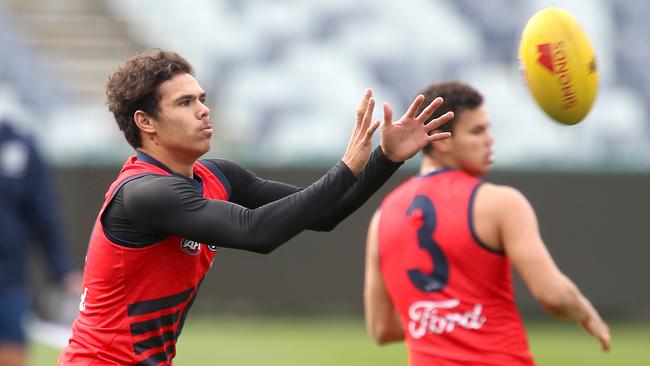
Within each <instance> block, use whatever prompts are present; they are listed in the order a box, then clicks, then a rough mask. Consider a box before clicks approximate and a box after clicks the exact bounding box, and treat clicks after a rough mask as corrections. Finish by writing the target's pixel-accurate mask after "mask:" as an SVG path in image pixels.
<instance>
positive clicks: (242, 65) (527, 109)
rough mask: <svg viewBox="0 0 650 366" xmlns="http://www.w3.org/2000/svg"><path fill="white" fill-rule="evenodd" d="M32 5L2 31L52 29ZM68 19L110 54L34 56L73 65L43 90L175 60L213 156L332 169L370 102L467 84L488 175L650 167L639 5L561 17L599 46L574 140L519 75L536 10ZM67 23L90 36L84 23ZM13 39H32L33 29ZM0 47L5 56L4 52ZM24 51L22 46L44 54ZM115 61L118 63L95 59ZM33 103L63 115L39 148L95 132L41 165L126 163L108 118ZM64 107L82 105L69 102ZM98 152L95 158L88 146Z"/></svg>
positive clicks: (447, 6) (179, 6) (645, 49)
mask: <svg viewBox="0 0 650 366" xmlns="http://www.w3.org/2000/svg"><path fill="white" fill-rule="evenodd" d="M17 2H18V0H12V1H10V3H17ZM27 3H29V4H32V5H31V8H30V7H27V6H15V5H14V6H13V7H12V8H11V9H5V10H4V13H5V16H4V17H0V30H1V27H11V26H12V24H14V23H15V22H9V21H8V20H7V19H9V18H11V17H13V16H12V15H9V12H10V11H13V12H25V11H26V10H25V9H31V10H30V12H31V13H30V14H31V15H30V16H31V17H32V18H33V17H34V14H35V13H37V14H46V13H48V12H50V13H53V14H55V15H52V17H53V18H52V19H55V20H56V19H60V17H61V16H62V15H61V12H62V10H61V9H58V10H57V9H54V10H53V9H52V6H50V7H49V8H50V9H49V10H48V7H47V6H43V7H42V8H39V10H38V12H36V11H35V10H34V7H36V6H37V5H38V4H39V2H37V1H28V2H27ZM45 3H48V4H49V3H50V2H45ZM69 3H70V4H72V5H68V6H79V9H81V10H78V11H77V12H74V13H73V14H77V15H78V17H79V18H81V17H82V15H84V14H85V15H84V16H89V17H91V18H92V19H95V20H97V19H103V20H101V21H99V23H98V24H101V26H98V28H109V30H105V31H102V32H100V33H101V34H107V35H115V34H117V35H120V36H119V37H112V36H111V37H108V38H106V37H103V36H102V37H99V36H97V37H99V39H100V40H101V39H104V41H98V42H99V46H98V47H96V50H95V51H93V52H94V54H95V55H97V57H95V58H90V59H91V60H95V61H93V62H81V63H80V62H77V63H74V62H72V63H71V62H70V60H69V59H68V60H67V61H60V59H61V56H60V52H57V51H55V50H53V49H51V48H49V47H48V48H41V49H40V50H41V51H42V52H43V54H44V55H47V56H46V57H52V59H53V60H55V61H56V62H59V63H61V64H67V65H68V68H72V69H74V70H75V73H73V74H65V75H66V76H65V77H64V78H63V79H58V80H57V79H56V78H55V77H54V76H55V74H52V75H51V76H52V77H51V79H52V80H54V81H53V82H49V83H48V84H47V85H50V86H48V87H45V86H41V87H39V88H41V89H43V90H47V88H54V87H58V88H60V89H64V90H68V92H71V93H72V94H74V93H75V89H70V88H64V87H62V86H64V84H66V83H72V82H73V81H74V79H75V78H76V79H78V80H77V81H76V83H77V84H78V85H85V86H86V89H84V88H83V87H82V88H78V89H77V91H76V92H77V93H79V92H81V93H85V91H84V90H87V88H88V87H89V86H90V85H95V86H94V88H95V89H100V87H101V85H100V83H98V82H97V80H105V78H106V74H107V73H108V72H109V71H108V70H110V69H111V68H112V67H115V66H117V65H118V64H119V62H120V61H121V60H123V59H124V58H125V57H127V55H128V54H129V51H133V47H134V45H137V46H138V47H140V48H150V47H161V48H170V49H174V50H177V51H178V52H180V53H181V54H183V55H185V56H186V57H187V58H188V59H190V60H191V62H192V63H193V64H194V65H195V67H196V69H197V73H198V76H199V80H200V81H201V83H202V85H203V87H204V88H205V89H206V90H207V91H208V95H209V98H210V100H209V102H210V104H211V106H212V107H213V116H214V119H215V121H216V122H217V126H218V127H217V128H218V130H217V131H218V133H217V134H215V139H216V140H217V144H216V148H215V149H214V152H213V153H214V154H215V155H219V156H226V157H237V158H238V159H243V160H245V161H246V160H247V161H250V162H252V163H256V164H265V165H267V164H292V163H293V164H308V163H310V162H313V161H317V162H323V163H326V162H331V161H332V160H334V159H336V158H338V156H339V154H340V153H341V151H342V149H343V147H344V145H345V143H346V141H347V138H346V137H347V134H348V132H349V130H350V128H351V121H352V116H353V113H354V108H355V104H356V102H357V100H358V99H359V97H360V95H361V93H362V91H363V90H364V88H365V87H368V86H371V87H373V89H374V90H375V95H376V96H377V98H378V99H379V100H380V101H387V102H389V103H391V104H392V105H393V107H394V109H395V110H397V111H402V110H404V108H405V107H406V106H407V105H408V103H409V102H410V100H411V99H412V98H413V96H414V94H415V92H416V91H417V90H418V89H420V88H422V87H423V86H425V85H426V84H428V83H429V82H432V81H436V80H446V79H462V80H466V81H468V82H470V83H474V84H476V85H477V86H479V88H481V89H482V90H484V91H485V93H486V95H487V103H488V107H489V111H490V113H491V115H492V118H493V120H494V131H495V135H496V137H497V146H496V150H497V155H498V159H497V164H498V165H497V166H501V167H530V166H534V167H554V168H559V169H562V168H567V167H574V166H579V167H584V168H590V167H591V168H594V167H596V168H597V167H599V166H601V164H603V163H606V164H610V163H611V164H614V165H616V164H622V165H624V166H627V165H629V166H632V167H633V166H637V167H643V166H650V160H648V159H643V158H641V157H642V156H650V154H648V152H649V151H648V150H649V149H650V147H649V146H650V141H649V140H650V136H649V134H648V133H647V128H648V125H649V123H648V121H649V117H650V111H649V110H648V108H647V107H646V105H647V104H648V103H647V102H648V100H650V71H649V70H648V69H647V68H646V67H645V62H646V60H648V57H649V56H650V45H649V44H648V42H647V41H646V39H645V38H647V35H648V34H650V29H649V28H650V25H649V24H648V22H647V19H648V16H650V5H648V4H647V3H646V1H643V0H598V1H591V2H588V3H587V2H584V1H579V0H572V1H565V2H563V3H562V6H563V7H566V8H567V9H568V10H570V11H571V12H573V13H574V14H579V20H580V22H581V23H582V24H583V26H584V28H585V29H586V30H587V32H588V33H589V34H590V36H591V38H592V40H593V41H594V45H595V47H596V50H597V52H598V57H599V60H598V61H599V66H600V75H601V90H600V93H599V97H598V100H597V101H596V104H595V107H594V110H593V111H592V113H591V114H590V115H589V116H588V117H587V120H586V121H585V123H583V124H581V125H580V126H576V127H575V128H565V127H563V126H559V125H556V124H553V123H551V122H549V120H548V118H547V117H545V116H544V115H543V114H542V113H541V112H540V111H539V109H538V108H537V107H536V106H535V105H534V104H533V102H532V99H531V97H530V95H528V93H527V91H526V90H525V89H524V87H523V85H522V81H521V78H520V76H519V72H518V70H517V68H518V65H517V61H516V54H517V47H518V40H519V32H520V31H521V29H522V28H523V25H524V24H525V21H526V19H527V18H528V17H529V16H530V15H532V14H533V13H534V12H535V11H536V10H538V9H540V8H542V7H544V6H548V5H552V4H551V3H550V2H549V1H545V0H527V1H516V0H495V1H491V2H490V5H489V6H487V5H482V4H481V3H477V2H475V1H471V0H459V1H445V0H413V1H411V2H409V5H408V6H406V5H404V4H403V3H399V2H395V1H390V0H375V1H371V0H361V1H345V0H335V1H317V0H307V1H305V0H302V1H298V0H277V1H273V2H269V1H263V0H249V1H237V0H222V1H210V0H196V1H193V2H191V4H189V3H183V2H179V1H173V0H155V1H154V0H141V1H129V0H113V1H101V0H93V1H90V2H87V4H86V5H84V6H81V5H79V4H78V3H81V1H72V2H69ZM75 4H76V5H75ZM67 9H68V10H69V8H67ZM91 10H92V11H91ZM68 13H69V11H68ZM0 15H2V11H0ZM23 15H24V14H23ZM57 17H59V18H57ZM21 19H26V18H25V17H24V16H23V17H22V18H21ZM53 21H54V20H53ZM77 22H78V23H80V24H85V23H84V22H85V21H84V20H78V21H77ZM21 24H22V25H24V26H27V27H34V23H33V22H23V23H21ZM111 27H113V28H119V29H117V30H116V29H112V30H110V29H111ZM118 30H119V31H118ZM0 33H2V34H4V32H0ZM34 33H38V31H35V32H34ZM2 37H3V36H2V35H0V48H2V47H6V41H4V42H3V41H2V39H3V38H2ZM5 38H6V37H5ZM29 39H31V40H30V41H26V42H24V44H25V45H30V44H31V45H32V46H34V45H37V44H39V42H38V41H34V40H33V39H32V38H29ZM620 40H625V41H624V42H621V41H620ZM79 42H82V41H79ZM102 42H103V43H102ZM3 43H4V44H5V46H3ZM118 44H120V45H126V46H119V47H118V46H116V45H118ZM630 45H634V50H633V51H632V50H630V49H628V47H630ZM115 47H118V48H119V52H114V53H111V55H110V56H111V57H108V56H101V55H106V50H109V49H113V48H115ZM33 49H34V48H33V47H32V48H29V47H27V46H25V50H26V51H25V52H30V56H21V54H20V52H16V56H15V60H13V61H11V60H10V61H7V60H2V61H0V62H3V63H7V62H13V63H17V64H25V62H24V61H25V60H27V59H30V60H31V59H37V58H35V57H33V56H31V55H35V54H38V53H37V52H35V51H33ZM37 50H38V48H37ZM102 50H103V51H102ZM102 52H104V53H102ZM3 54H4V52H3ZM57 55H59V56H57ZM99 58H101V59H102V60H103V61H101V62H100V61H99ZM44 59H45V58H41V60H44ZM16 60H17V61H16ZM57 60H59V61H57ZM111 65H113V66H111ZM4 67H5V66H4V64H3V68H4ZM83 70H86V72H83ZM12 74H16V75H18V74H20V73H19V72H12ZM75 74H78V75H77V76H76V77H75ZM91 74H93V75H95V76H92V77H91V76H90V75H91ZM97 75H99V76H97ZM47 79H48V78H39V80H38V82H39V83H40V84H44V82H43V81H42V80H47ZM84 80H86V81H84ZM88 80H94V81H92V82H88ZM63 81H65V82H63ZM8 82H9V83H10V84H11V85H12V86H13V88H14V89H15V90H18V93H19V94H20V95H21V96H24V95H26V94H28V93H26V92H25V91H24V85H25V84H26V83H27V84H28V85H29V84H30V83H31V82H32V81H20V80H13V79H12V80H9V81H8ZM37 84H38V83H37ZM21 85H22V86H21ZM101 93H102V92H101V89H100V90H99V94H101ZM36 99H37V100H31V101H30V100H27V101H26V102H27V103H28V105H29V107H35V108H42V107H39V106H38V103H45V102H44V101H47V103H48V104H51V105H53V106H58V108H55V109H57V110H55V111H54V112H52V113H50V114H49V116H50V117H49V121H50V123H51V124H52V126H53V127H52V130H53V131H61V132H58V133H53V134H51V135H50V136H49V137H48V139H47V140H48V143H50V144H54V145H56V144H57V139H58V137H56V136H64V135H65V133H64V131H66V130H67V129H70V128H71V127H72V124H73V123H74V116H75V115H78V114H79V113H81V114H82V115H83V116H86V117H87V118H89V119H91V120H89V121H85V122H84V123H88V125H90V126H96V127H89V128H87V130H86V129H81V130H82V132H79V137H80V138H79V139H77V140H78V141H79V143H78V145H77V146H67V147H66V149H63V150H64V151H67V153H66V152H61V150H60V149H59V150H57V149H51V150H52V153H53V157H54V159H59V160H61V161H63V160H66V161H70V157H71V156H72V157H74V156H75V155H78V154H84V156H85V158H83V159H79V158H76V159H74V158H73V159H72V161H76V162H79V163H86V162H92V161H93V160H96V159H97V160H98V161H106V162H108V161H111V159H114V160H121V159H122V158H123V156H122V154H124V153H126V150H125V149H124V148H123V145H124V144H123V143H122V142H121V141H120V137H119V136H118V134H115V133H113V134H111V133H110V132H108V131H109V130H110V128H112V126H110V127H107V125H110V124H111V122H110V118H109V117H110V116H108V115H106V113H104V112H102V111H103V108H104V107H103V105H102V103H101V102H97V101H96V100H95V101H91V102H87V103H85V104H75V106H74V107H73V108H71V107H70V103H69V100H68V101H65V100H62V99H57V98H48V97H47V96H44V97H39V98H36ZM72 99H73V100H78V98H75V97H74V95H73V96H72ZM95 99H97V98H95ZM622 110H624V111H622ZM76 111H79V112H76ZM380 115H381V113H379V110H378V116H380ZM612 120H616V123H615V124H614V123H612ZM100 125H101V127H99V126H100ZM83 131H85V132H83ZM107 133H108V134H109V135H110V137H109V138H108V139H106V138H105V136H106V134H107ZM314 136H317V138H314ZM103 137H104V139H103V141H104V144H98V143H97V141H100V140H101V139H102V138H103ZM87 141H92V143H87ZM576 141H580V143H576ZM84 142H85V143H84ZM617 147H618V148H617ZM54 150H57V151H54ZM110 151H114V152H115V151H117V152H119V153H118V154H111V153H110ZM632 155H638V156H639V158H637V162H636V164H632V163H630V161H629V160H628V156H632ZM115 156H117V157H119V158H115ZM57 157H58V158H57ZM89 157H90V158H89ZM569 157H570V158H569ZM639 163H640V165H639Z"/></svg>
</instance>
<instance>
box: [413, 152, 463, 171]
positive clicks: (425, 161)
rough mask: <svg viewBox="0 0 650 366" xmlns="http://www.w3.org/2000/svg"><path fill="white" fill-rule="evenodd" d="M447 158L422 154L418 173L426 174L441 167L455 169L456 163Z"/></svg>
mask: <svg viewBox="0 0 650 366" xmlns="http://www.w3.org/2000/svg"><path fill="white" fill-rule="evenodd" d="M447 160H448V159H443V158H440V157H432V156H429V155H423V156H422V162H421V164H420V175H427V174H429V173H431V172H434V171H437V170H440V169H443V168H454V169H457V167H456V165H455V164H454V163H453V162H451V161H447Z"/></svg>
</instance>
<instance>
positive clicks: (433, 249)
mask: <svg viewBox="0 0 650 366" xmlns="http://www.w3.org/2000/svg"><path fill="white" fill-rule="evenodd" d="M416 210H420V212H421V213H422V226H421V227H420V228H419V229H418V245H419V247H420V248H422V249H424V250H426V251H427V253H429V255H430V256H431V260H432V261H433V272H432V273H422V271H420V270H419V269H410V270H408V271H407V273H408V276H409V279H410V280H411V283H413V285H414V286H415V287H417V288H418V289H420V290H421V291H424V292H434V291H440V290H442V289H443V288H444V287H445V286H446V285H447V281H448V279H449V266H448V264H447V258H446V257H445V253H443V252H442V249H440V246H439V245H438V243H436V241H435V240H434V239H433V232H434V231H435V229H436V221H437V220H436V208H435V206H434V205H433V202H431V200H430V199H429V197H427V196H423V195H418V196H415V198H414V199H413V202H411V205H410V206H409V208H408V209H407V210H406V215H407V216H412V215H413V213H414V212H415V211H416Z"/></svg>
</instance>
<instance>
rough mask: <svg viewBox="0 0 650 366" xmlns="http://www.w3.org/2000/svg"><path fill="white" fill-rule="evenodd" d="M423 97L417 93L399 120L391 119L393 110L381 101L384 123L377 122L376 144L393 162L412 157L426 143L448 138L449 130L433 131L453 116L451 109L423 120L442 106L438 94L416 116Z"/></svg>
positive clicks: (449, 135)
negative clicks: (379, 137) (378, 132)
mask: <svg viewBox="0 0 650 366" xmlns="http://www.w3.org/2000/svg"><path fill="white" fill-rule="evenodd" d="M422 102H424V96H423V95H418V96H417V97H416V98H415V100H414V101H413V103H411V106H410V107H409V108H408V110H407V111H406V113H404V115H403V116H402V118H400V119H399V120H397V121H395V122H393V111H392V109H391V107H390V105H389V104H388V103H384V104H383V107H384V122H383V123H382V124H381V127H380V133H381V140H380V144H379V145H380V146H381V149H382V151H383V152H384V155H386V157H387V158H388V159H390V160H391V161H393V162H402V161H405V160H408V159H410V158H412V157H413V156H414V155H415V154H417V153H418V151H420V150H421V149H422V148H423V147H425V146H426V145H427V144H429V143H431V142H433V141H436V140H442V139H446V138H449V137H451V133H449V132H439V133H433V131H434V130H435V129H436V128H438V127H440V126H441V125H442V124H444V123H446V122H448V121H449V120H451V119H452V118H454V113H453V112H447V113H445V114H443V115H442V116H440V117H438V118H436V119H434V120H432V121H431V122H429V123H428V124H426V125H425V124H424V122H425V121H426V120H427V118H429V117H430V116H431V115H432V114H433V112H435V111H436V110H437V109H438V108H439V107H440V105H442V102H443V100H442V98H440V97H438V98H436V99H434V100H433V102H431V104H429V105H428V106H427V107H426V108H425V109H424V110H423V111H422V113H420V114H419V115H417V116H416V114H417V111H418V109H419V108H420V105H422Z"/></svg>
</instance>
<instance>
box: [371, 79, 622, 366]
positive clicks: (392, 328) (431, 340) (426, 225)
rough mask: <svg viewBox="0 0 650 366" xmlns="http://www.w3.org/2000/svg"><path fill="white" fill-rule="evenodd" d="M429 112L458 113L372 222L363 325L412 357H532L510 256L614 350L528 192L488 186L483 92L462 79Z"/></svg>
mask: <svg viewBox="0 0 650 366" xmlns="http://www.w3.org/2000/svg"><path fill="white" fill-rule="evenodd" d="M423 94H424V95H425V97H426V101H425V103H423V105H426V104H427V101H430V100H432V99H433V98H435V97H438V96H441V97H442V98H443V99H444V101H445V102H444V104H443V105H442V106H441V108H439V109H438V111H437V112H436V113H435V114H434V115H433V116H432V117H431V118H435V117H436V116H437V115H439V114H441V113H444V112H446V111H453V112H454V115H455V118H454V120H452V121H451V122H449V123H447V124H446V125H444V126H442V127H441V128H440V129H439V130H440V131H449V132H452V137H451V139H447V140H441V141H434V142H432V143H430V144H429V145H427V146H426V147H425V148H424V149H423V156H422V163H421V167H420V173H419V174H418V175H417V176H416V177H413V178H411V179H410V180H408V181H407V182H405V183H403V184H402V185H401V186H399V187H398V188H397V189H395V190H394V191H393V192H391V193H390V194H389V195H388V196H387V197H386V199H385V200H384V201H383V203H382V204H381V207H380V209H379V210H377V212H376V213H375V215H374V217H373V218H372V221H371V223H370V227H369V230H368V239H367V250H366V273H365V294H364V300H365V312H366V325H367V327H368V330H369V332H370V334H371V336H372V337H373V338H374V339H375V340H376V341H377V342H378V343H379V344H383V343H386V342H391V341H397V340H405V342H406V344H407V347H408V352H409V363H410V365H411V366H422V365H442V366H448V365H467V364H471V365H478V364H480V365H534V361H533V358H532V356H531V352H530V349H529V346H528V341H527V339H526V333H525V330H524V327H523V324H522V321H521V318H520V316H519V312H518V311H517V308H516V305H515V302H514V294H513V289H512V278H511V265H513V266H514V268H515V269H516V270H517V271H518V272H519V274H520V275H521V277H522V278H523V280H524V282H525V283H526V285H527V286H528V288H529V290H530V291H531V293H532V294H533V296H534V297H535V299H537V300H538V301H539V302H540V303H541V304H542V305H543V306H544V307H545V308H546V309H547V310H548V311H549V312H550V313H551V314H553V315H555V316H557V317H559V318H568V319H573V320H575V321H577V322H579V323H580V325H581V326H582V327H583V328H584V329H585V330H586V331H587V332H588V333H589V334H591V335H593V336H594V337H596V338H597V339H598V340H599V341H600V345H601V347H602V349H603V350H605V351H607V350H608V349H609V341H610V336H609V330H608V327H607V325H606V324H605V323H604V322H603V321H602V319H601V318H600V316H599V315H598V312H597V311H596V310H595V309H594V307H593V306H592V305H591V304H590V303H589V301H588V300H587V299H586V298H585V297H584V296H583V295H582V294H581V293H580V291H579V290H578V288H577V287H576V286H575V285H574V284H573V282H571V280H569V279H568V278H567V277H566V276H565V275H564V274H563V273H562V272H561V271H560V270H559V269H558V267H557V266H556V265H555V263H554V261H553V259H552V258H551V256H550V254H549V252H548V250H547V249H546V247H545V245H544V242H543V241H542V239H541V237H540V233H539V229H538V225H537V219H536V216H535V213H534V211H533V209H532V207H531V206H530V204H529V202H528V200H527V199H526V198H525V197H524V196H523V195H522V194H521V193H520V192H518V191H517V190H515V189H513V188H511V187H506V186H498V185H493V184H488V183H483V182H482V181H481V180H480V177H481V176H482V175H484V174H486V173H487V172H488V171H489V170H490V167H491V165H492V162H493V156H492V144H493V142H494V139H493V137H492V135H491V134H490V132H489V127H490V122H489V119H488V116H487V113H486V110H485V108H484V107H483V106H482V103H483V97H482V96H481V94H480V93H479V92H478V91H476V90H475V89H473V88H472V87H470V86H468V85H466V84H462V83H458V82H449V83H440V84H433V85H431V86H429V87H428V88H427V89H426V90H425V91H424V92H423Z"/></svg>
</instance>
